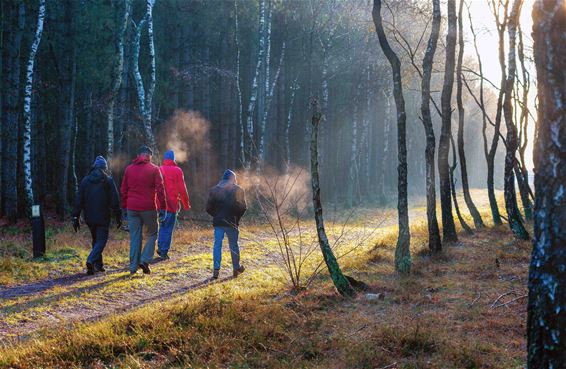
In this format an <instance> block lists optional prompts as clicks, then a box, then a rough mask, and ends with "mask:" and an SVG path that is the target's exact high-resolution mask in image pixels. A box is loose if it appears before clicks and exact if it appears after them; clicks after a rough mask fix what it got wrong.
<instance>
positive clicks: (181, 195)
mask: <svg viewBox="0 0 566 369" xmlns="http://www.w3.org/2000/svg"><path fill="white" fill-rule="evenodd" d="M159 170H160V171H161V175H162V176H163V182H164V183H165V193H166V197H167V198H166V202H167V211H168V212H169V213H176V212H178V211H179V210H181V204H183V207H184V208H185V210H190V209H191V204H190V203H189V194H188V193H187V185H186V184H185V177H184V176H183V171H182V170H181V168H179V167H178V166H177V164H175V162H174V161H173V160H164V161H163V164H162V165H161V167H160V168H159Z"/></svg>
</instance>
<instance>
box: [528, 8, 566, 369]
mask: <svg viewBox="0 0 566 369" xmlns="http://www.w3.org/2000/svg"><path fill="white" fill-rule="evenodd" d="M564 5H565V4H564V0H550V1H549V0H544V1H543V0H538V1H537V2H536V3H535V5H534V8H533V39H534V58H535V64H536V70H537V81H538V82H537V85H538V99H539V104H538V109H537V112H538V116H537V135H536V138H535V147H534V164H535V210H534V214H535V217H534V237H533V252H532V258H531V266H530V270H529V303H528V319H527V338H528V360H527V368H528V369H538V368H561V367H563V366H564V363H565V362H566V332H565V331H564V322H565V317H566V289H565V288H564V286H565V284H566V275H565V274H564V265H566V253H565V252H564V245H565V244H566V227H564V224H566V206H565V204H566V203H565V194H566V188H565V187H566V155H565V153H566V134H565V132H566V78H565V75H564V70H566V43H565V42H564V35H565V34H566V21H565V20H566V6H564Z"/></svg>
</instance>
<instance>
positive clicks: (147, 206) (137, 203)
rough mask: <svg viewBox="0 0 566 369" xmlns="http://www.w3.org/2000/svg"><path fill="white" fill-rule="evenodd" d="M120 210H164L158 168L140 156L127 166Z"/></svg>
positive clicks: (145, 157) (143, 156) (146, 158)
mask: <svg viewBox="0 0 566 369" xmlns="http://www.w3.org/2000/svg"><path fill="white" fill-rule="evenodd" d="M120 190H121V191H120V192H121V193H122V208H125V209H128V210H135V211H148V210H161V209H163V210H165V208H166V205H165V189H164V187H163V178H162V177H161V172H160V171H159V167H158V166H157V165H155V164H153V163H151V161H150V160H149V157H148V156H145V155H140V156H138V157H137V158H135V159H134V160H133V161H132V164H130V165H128V167H127V168H126V171H125V172H124V178H122V186H121V188H120Z"/></svg>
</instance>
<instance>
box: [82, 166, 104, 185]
mask: <svg viewBox="0 0 566 369" xmlns="http://www.w3.org/2000/svg"><path fill="white" fill-rule="evenodd" d="M106 177H108V175H107V174H106V173H104V171H103V170H102V169H100V168H92V169H91V170H90V173H89V174H88V177H87V178H88V180H89V181H90V182H92V183H100V182H102V181H104V180H105V179H106Z"/></svg>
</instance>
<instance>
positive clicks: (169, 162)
mask: <svg viewBox="0 0 566 369" xmlns="http://www.w3.org/2000/svg"><path fill="white" fill-rule="evenodd" d="M161 165H162V166H163V165H166V166H170V167H176V166H177V163H175V162H174V161H173V160H169V159H166V160H163V163H161Z"/></svg>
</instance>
